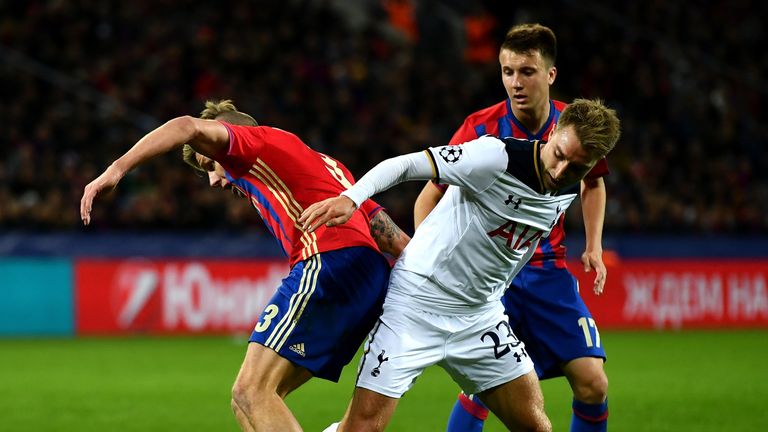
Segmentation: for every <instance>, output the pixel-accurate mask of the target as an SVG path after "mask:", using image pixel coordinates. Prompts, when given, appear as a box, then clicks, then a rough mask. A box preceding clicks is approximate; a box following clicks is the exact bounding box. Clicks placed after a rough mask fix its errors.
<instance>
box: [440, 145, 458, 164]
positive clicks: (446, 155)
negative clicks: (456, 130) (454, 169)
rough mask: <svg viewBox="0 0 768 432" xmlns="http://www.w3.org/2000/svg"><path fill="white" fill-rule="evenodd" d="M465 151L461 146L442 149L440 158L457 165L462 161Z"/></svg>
mask: <svg viewBox="0 0 768 432" xmlns="http://www.w3.org/2000/svg"><path fill="white" fill-rule="evenodd" d="M463 153H464V150H463V149H462V148H461V146H460V145H451V146H445V147H443V148H441V149H440V153H439V154H440V157H441V158H443V160H444V161H445V162H446V163H448V164H451V165H453V164H455V163H456V162H458V161H459V159H461V155H462V154H463Z"/></svg>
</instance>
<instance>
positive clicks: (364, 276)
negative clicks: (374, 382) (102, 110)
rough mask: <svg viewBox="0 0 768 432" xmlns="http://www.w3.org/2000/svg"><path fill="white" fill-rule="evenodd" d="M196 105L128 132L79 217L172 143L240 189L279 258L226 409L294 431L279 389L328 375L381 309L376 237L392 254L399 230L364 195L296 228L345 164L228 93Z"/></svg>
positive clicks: (335, 191)
mask: <svg viewBox="0 0 768 432" xmlns="http://www.w3.org/2000/svg"><path fill="white" fill-rule="evenodd" d="M202 117H204V118H205V119H196V118H193V117H189V116H185V117H178V118H175V119H173V120H170V121H169V122H167V123H165V124H164V125H162V126H160V127H159V128H157V129H155V130H154V131H152V132H150V133H148V134H147V135H146V136H144V137H143V138H142V139H141V140H139V141H138V142H137V143H136V144H135V145H134V146H133V147H132V148H131V149H130V150H128V152H126V153H125V154H124V155H123V156H121V157H120V158H118V159H117V160H116V161H115V162H114V163H112V164H111V165H110V166H109V167H108V168H107V169H106V170H105V171H104V173H102V174H101V175H100V176H99V177H97V178H96V179H95V180H93V181H92V182H91V183H89V184H88V185H87V186H86V187H85V190H84V193H83V197H82V199H81V203H80V213H81V218H82V220H83V223H85V224H86V225H88V224H89V223H90V220H91V208H92V204H93V200H94V199H95V198H96V197H97V196H98V195H99V194H100V193H102V192H105V191H109V190H111V189H113V188H114V187H115V186H116V185H117V184H118V182H119V181H120V180H121V179H122V178H123V176H124V175H125V174H126V173H128V172H129V171H130V170H131V169H133V168H135V167H136V166H138V165H140V164H142V163H143V162H145V161H147V160H149V159H151V158H152V157H154V156H157V155H159V154H162V153H166V152H168V151H171V150H174V149H178V148H182V147H183V148H184V152H183V153H184V160H185V161H186V162H187V163H189V164H190V165H192V166H193V167H194V168H196V169H198V170H201V171H205V172H207V173H208V176H209V180H210V185H211V186H214V187H225V188H229V187H232V188H236V190H237V191H239V192H240V194H241V195H244V196H245V197H247V198H248V199H249V200H250V201H251V203H252V204H253V206H254V207H255V208H256V209H257V210H258V211H259V214H260V215H261V217H262V219H264V222H265V223H266V224H267V226H268V227H269V229H270V230H271V231H272V233H273V234H274V236H275V237H276V238H277V240H278V243H279V245H280V247H281V248H282V249H283V251H284V252H285V254H286V255H287V256H288V257H289V259H290V264H291V270H290V273H289V275H288V276H287V277H286V278H285V279H283V281H282V284H281V285H280V286H279V287H277V290H276V292H275V294H274V296H273V297H272V299H271V300H270V301H269V303H268V304H267V306H266V307H265V309H264V311H263V312H262V314H261V316H260V318H259V321H258V322H257V323H256V325H255V327H254V330H253V332H252V333H251V336H250V338H249V342H253V343H249V344H248V349H247V351H246V355H245V359H244V361H243V364H242V367H241V369H240V372H239V374H238V376H237V378H236V380H235V384H234V387H233V389H232V401H231V402H232V409H233V411H234V414H235V417H236V418H237V421H238V423H239V424H240V427H241V428H242V429H243V430H244V431H254V430H259V431H300V430H301V427H300V426H299V424H298V422H297V421H296V418H295V417H294V416H293V414H292V413H291V412H290V410H289V409H288V407H287V406H286V405H285V403H284V402H283V399H284V398H285V396H286V395H287V394H288V393H290V392H291V391H293V390H295V389H296V388H298V387H299V386H301V385H302V384H304V383H305V382H307V381H308V380H309V379H310V378H312V377H313V376H314V377H320V378H324V379H328V380H331V381H338V379H339V375H340V374H341V369H342V368H343V367H344V365H346V364H347V363H349V361H350V360H351V359H352V357H353V356H354V355H355V353H356V352H357V349H358V347H359V346H360V344H361V343H362V341H363V340H364V338H365V336H366V334H367V333H368V331H369V330H370V329H371V328H373V325H374V323H375V321H376V319H377V318H378V316H379V315H380V313H381V307H382V304H383V301H384V296H385V294H386V287H387V281H388V278H389V263H388V262H387V260H386V258H385V257H384V256H383V255H382V254H381V252H380V251H379V248H381V250H382V251H384V252H387V253H389V254H391V255H393V256H398V255H399V254H400V252H401V251H402V249H403V248H404V247H405V245H406V244H407V242H408V240H410V239H409V237H408V236H407V235H406V234H404V233H403V232H402V231H401V230H400V229H399V228H398V227H397V226H396V225H395V224H394V223H393V222H392V220H391V219H390V218H389V217H388V216H387V215H386V213H384V212H383V211H381V208H380V207H379V206H377V205H376V204H375V203H374V202H372V201H367V202H366V203H364V204H363V205H362V206H361V208H360V210H361V211H358V212H355V215H354V216H353V218H352V220H351V222H352V223H350V224H347V225H346V226H339V227H324V228H322V229H320V230H317V231H315V232H312V233H310V232H306V231H304V230H302V229H301V226H300V225H299V224H298V222H297V220H298V218H299V215H300V214H301V212H302V211H303V210H304V208H305V207H306V206H308V205H310V204H312V203H314V202H316V201H319V200H323V199H325V198H330V197H335V196H338V195H339V193H341V192H342V191H344V190H346V189H347V188H349V187H350V186H351V185H352V183H354V180H353V178H352V176H351V174H350V173H349V171H348V170H347V168H346V167H345V166H344V165H342V164H341V163H340V162H338V161H337V160H335V159H333V158H331V157H330V156H327V155H324V154H321V153H318V152H316V151H314V150H312V149H311V148H309V147H308V146H307V145H306V144H304V143H303V142H302V141H301V140H300V139H299V138H298V137H297V136H296V135H294V134H292V133H290V132H286V131H283V130H280V129H277V128H271V127H266V126H258V125H257V124H256V121H255V120H254V119H253V118H252V117H251V116H249V115H247V114H245V113H241V112H239V111H237V110H236V108H235V107H234V105H233V104H232V103H231V102H230V101H222V102H218V103H214V102H208V103H207V104H206V110H205V111H203V115H202ZM373 237H375V240H374V238H373ZM377 245H378V246H379V248H377Z"/></svg>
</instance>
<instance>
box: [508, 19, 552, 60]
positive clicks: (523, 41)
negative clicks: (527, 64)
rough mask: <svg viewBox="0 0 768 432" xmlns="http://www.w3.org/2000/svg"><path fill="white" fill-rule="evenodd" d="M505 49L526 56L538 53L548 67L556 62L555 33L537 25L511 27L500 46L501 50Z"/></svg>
mask: <svg viewBox="0 0 768 432" xmlns="http://www.w3.org/2000/svg"><path fill="white" fill-rule="evenodd" d="M505 49H507V50H510V51H512V52H516V53H526V54H527V53H533V52H535V51H538V52H540V53H541V57H542V58H543V59H544V61H546V62H547V66H549V67H552V66H554V65H555V60H557V38H556V37H555V32H553V31H552V29H550V28H549V27H546V26H543V25H541V24H538V23H536V24H518V25H515V26H512V27H511V28H510V29H509V30H507V36H506V37H505V38H504V42H502V44H501V50H505Z"/></svg>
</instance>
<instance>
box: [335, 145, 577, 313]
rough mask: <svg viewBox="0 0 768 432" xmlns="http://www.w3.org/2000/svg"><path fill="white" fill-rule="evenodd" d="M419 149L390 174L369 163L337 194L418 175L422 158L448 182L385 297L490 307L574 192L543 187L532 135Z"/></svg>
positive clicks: (431, 305) (423, 304)
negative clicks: (357, 179)
mask: <svg viewBox="0 0 768 432" xmlns="http://www.w3.org/2000/svg"><path fill="white" fill-rule="evenodd" d="M422 154H426V155H427V156H428V157H427V160H426V161H424V158H423V156H422V157H421V158H414V157H413V155H408V156H409V157H410V159H409V160H408V163H410V164H411V166H410V167H409V168H402V169H401V168H398V169H397V171H398V172H397V173H395V174H396V175H392V173H391V172H390V173H388V175H381V174H384V170H383V169H379V168H380V167H379V166H377V168H374V170H371V171H370V172H369V173H368V174H366V176H364V177H363V178H362V179H360V182H358V183H357V184H356V185H355V186H353V187H352V188H351V189H350V190H348V191H347V192H345V193H344V194H346V195H348V196H350V198H352V199H353V200H355V201H356V202H359V201H358V200H360V199H362V198H363V197H365V195H367V194H368V193H370V194H373V193H374V192H378V191H381V190H384V189H386V188H388V187H390V186H392V185H393V184H396V183H399V182H401V181H404V180H416V179H418V178H419V177H422V178H423V177H424V172H425V171H424V170H425V168H424V166H423V165H422V163H429V164H431V165H432V167H431V171H432V177H433V178H435V179H436V180H437V181H438V182H439V183H444V184H449V185H451V186H450V187H448V189H447V190H446V193H445V195H444V196H443V198H442V199H441V200H440V202H439V203H438V204H437V206H436V207H435V208H434V209H433V210H432V212H431V213H430V214H429V216H428V217H427V218H426V219H425V220H424V221H423V222H422V224H421V225H420V226H419V228H418V229H417V230H416V232H415V234H414V236H413V238H412V239H411V241H410V243H408V246H407V247H406V248H405V250H404V251H403V254H402V255H401V256H400V258H399V259H398V260H397V262H396V263H395V267H394V268H393V270H392V275H391V277H390V286H389V292H388V294H387V300H386V301H387V302H388V303H390V304H393V305H395V304H397V305H403V306H407V307H411V306H413V307H418V308H421V309H424V310H429V311H432V312H435V313H438V314H443V313H444V314H451V315H452V314H469V313H477V312H480V311H483V310H485V309H491V308H493V307H496V306H497V304H498V303H497V302H498V300H499V299H501V297H502V295H503V293H504V291H505V290H506V289H507V287H508V286H509V284H510V283H511V282H512V279H513V278H514V277H515V275H516V274H517V273H518V272H519V271H520V269H521V268H522V267H523V265H524V264H525V263H526V262H527V261H528V260H529V259H530V257H531V255H532V254H533V252H534V251H535V250H536V246H537V245H538V242H539V239H540V238H541V237H546V236H547V235H549V232H550V230H551V229H552V227H553V226H554V225H555V223H556V221H557V220H558V218H559V217H560V215H562V213H563V212H565V210H566V208H567V207H568V206H569V205H570V204H571V202H572V201H573V200H574V198H575V197H576V194H575V193H566V194H562V193H561V194H551V193H548V192H547V191H545V189H544V186H543V184H542V180H541V174H542V173H541V170H540V159H539V143H538V142H534V141H527V140H518V139H514V138H504V139H499V138H496V137H492V136H484V137H480V138H478V139H476V140H473V141H469V142H467V143H464V144H460V145H451V146H443V147H433V148H429V149H428V150H426V151H425V153H422ZM401 158H403V157H401ZM395 159H397V158H395ZM381 165H384V164H383V163H382V164H380V166H381ZM401 165H402V164H401ZM393 166H394V165H393ZM377 169H379V170H378V171H377ZM390 171H391V170H390ZM401 171H402V172H401ZM381 183H385V184H381ZM361 190H365V191H366V192H365V193H364V194H363V193H360V191H361Z"/></svg>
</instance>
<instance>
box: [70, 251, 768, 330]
mask: <svg viewBox="0 0 768 432" xmlns="http://www.w3.org/2000/svg"><path fill="white" fill-rule="evenodd" d="M570 269H571V271H572V272H573V273H574V275H575V276H576V277H577V278H578V279H579V286H580V287H581V288H580V290H581V295H582V297H583V298H584V301H585V302H586V303H587V305H588V306H589V309H590V311H591V312H592V315H593V316H594V317H595V320H596V321H597V324H598V326H599V327H600V329H670V328H671V329H679V328H686V329H688V328H691V329H693V328H700V329H701V328H750V327H753V328H768V261H704V260H679V259H675V260H664V261H662V260H624V261H617V262H614V263H612V264H610V265H609V266H608V282H607V284H606V288H605V291H604V292H603V294H602V295H600V296H596V295H595V294H594V293H593V292H592V285H593V280H594V273H584V272H583V271H582V270H581V265H580V263H575V262H574V263H570ZM287 272H288V265H287V263H286V262H284V261H257V260H252V261H205V260H203V261H182V260H167V261H147V260H80V261H78V262H76V263H75V293H76V298H75V306H76V314H75V328H76V331H77V333H78V334H113V333H125V332H131V333H135V332H147V333H222V332H247V331H250V330H251V328H253V326H254V324H255V323H256V321H257V319H258V315H259V314H260V313H261V311H262V310H263V309H264V307H265V306H266V303H267V301H268V300H269V299H270V298H271V296H272V294H273V293H274V290H275V289H276V288H277V287H278V286H279V285H280V283H281V280H282V279H283V278H284V277H285V276H286V275H287Z"/></svg>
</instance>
